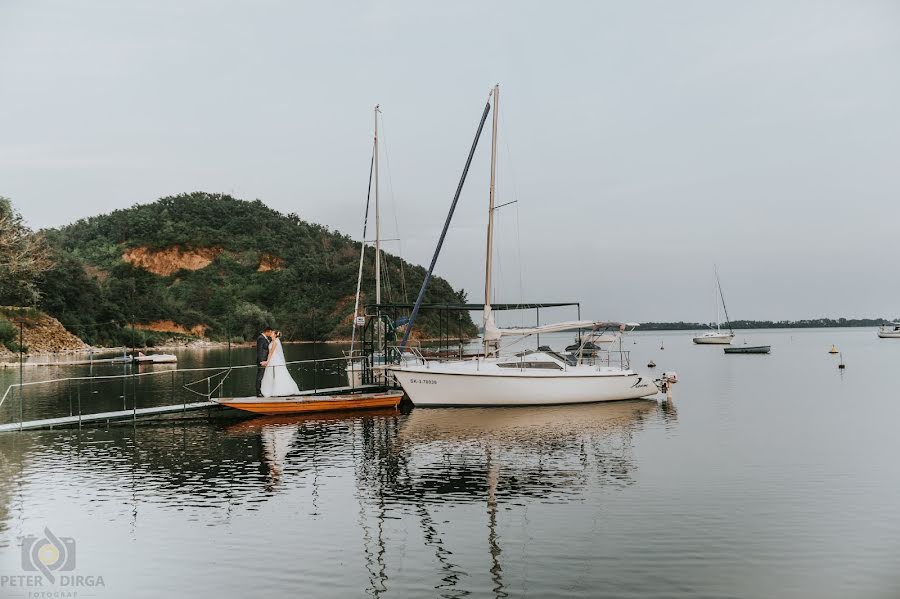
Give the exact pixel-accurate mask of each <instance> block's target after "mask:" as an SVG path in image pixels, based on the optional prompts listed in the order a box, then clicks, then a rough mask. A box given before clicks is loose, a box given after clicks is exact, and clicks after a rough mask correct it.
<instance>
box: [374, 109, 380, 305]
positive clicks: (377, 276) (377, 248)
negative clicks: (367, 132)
mask: <svg viewBox="0 0 900 599" xmlns="http://www.w3.org/2000/svg"><path fill="white" fill-rule="evenodd" d="M379 112H380V110H379V108H378V105H376V106H375V303H376V304H378V305H379V306H380V305H381V208H380V207H379V205H378V113H379Z"/></svg>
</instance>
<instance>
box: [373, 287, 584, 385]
mask: <svg viewBox="0 0 900 599" xmlns="http://www.w3.org/2000/svg"><path fill="white" fill-rule="evenodd" d="M572 307H574V308H575V309H576V317H577V319H578V320H581V303H580V302H539V303H516V304H510V303H507V304H491V309H492V310H494V311H510V310H534V311H535V324H536V326H540V324H541V308H545V309H547V308H572ZM412 309H413V304H385V303H382V304H366V306H365V311H366V312H365V313H366V324H365V327H364V328H363V330H362V332H361V334H360V339H361V352H362V355H363V356H365V357H366V361H367V366H369V367H370V366H371V365H372V363H373V361H372V358H373V357H374V355H375V354H376V353H381V354H382V355H384V356H385V357H386V358H387V360H386V361H388V362H392V363H393V362H397V361H399V358H400V357H399V356H398V355H394V354H396V353H397V345H398V344H397V341H396V334H395V332H394V330H393V325H394V323H396V322H398V321H399V320H400V318H401V317H402V316H405V315H406V314H409V313H410V312H411V311H412ZM483 310H484V304H472V303H466V304H462V303H460V304H451V303H441V304H422V306H421V308H420V314H424V313H428V312H432V313H433V312H437V313H438V337H437V338H436V339H434V342H435V343H434V344H433V345H430V346H429V347H430V348H431V349H432V350H435V351H436V352H437V354H438V355H439V356H440V355H445V356H453V357H460V356H461V354H462V347H463V346H464V345H465V344H466V343H467V342H468V341H469V340H470V338H469V337H467V336H464V335H463V333H462V327H463V323H462V318H461V313H462V312H479V311H483ZM453 314H456V315H458V316H457V318H456V321H455V322H454V321H453V319H452V318H451V315H453ZM378 322H380V323H383V325H384V330H383V331H381V332H380V334H379V331H378V327H377V326H376V325H375V323H378ZM420 322H421V321H420ZM454 324H455V325H456V330H455V333H456V335H455V336H454V335H453V333H454V331H452V330H451V328H452V327H453V325H454ZM401 326H402V325H401ZM537 340H538V345H540V335H538V337H537ZM451 343H452V344H453V346H452V347H451ZM367 370H368V368H367ZM370 376H371V375H370V374H368V373H367V375H366V376H364V382H371V378H369V377H370Z"/></svg>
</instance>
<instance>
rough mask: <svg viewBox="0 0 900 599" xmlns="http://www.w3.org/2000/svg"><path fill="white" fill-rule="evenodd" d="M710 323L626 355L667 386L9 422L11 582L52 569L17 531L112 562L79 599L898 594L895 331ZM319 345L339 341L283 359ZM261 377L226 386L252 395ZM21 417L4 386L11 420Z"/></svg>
mask: <svg viewBox="0 0 900 599" xmlns="http://www.w3.org/2000/svg"><path fill="white" fill-rule="evenodd" d="M690 337H691V335H690V334H687V333H670V334H660V333H644V334H638V335H635V336H634V337H633V342H632V341H631V340H630V341H629V342H628V346H627V347H626V349H629V350H631V351H632V352H633V354H632V355H633V363H634V365H635V366H638V367H640V369H641V370H643V371H646V369H645V368H644V365H645V364H646V363H647V362H648V361H649V360H650V359H653V360H654V361H655V362H656V363H657V364H658V365H659V367H658V368H657V369H656V370H657V372H661V371H662V370H675V371H677V372H678V374H679V376H680V378H681V382H680V383H679V384H678V385H677V386H676V387H675V390H674V395H673V399H672V401H670V402H668V401H663V400H662V399H660V400H659V401H630V402H619V403H613V404H596V405H589V406H570V407H554V408H509V409H414V408H413V409H407V410H403V411H402V412H387V413H371V414H365V413H360V414H358V415H355V416H352V417H341V418H330V417H302V418H299V417H298V418H281V419H276V420H271V419H246V420H238V421H228V422H214V423H209V422H206V421H202V420H189V421H174V422H167V423H164V424H152V425H142V426H137V427H132V426H123V427H112V428H109V429H93V428H91V429H89V428H85V429H83V430H81V431H78V430H64V431H51V432H25V433H13V434H7V435H3V436H0V472H2V478H0V577H2V576H18V575H22V574H29V573H30V574H34V572H25V571H23V566H22V551H21V547H20V546H21V544H22V543H23V541H24V542H25V543H26V544H28V543H29V542H33V541H34V539H33V538H32V537H36V538H38V539H40V538H41V537H43V536H44V535H45V534H46V533H45V528H46V529H48V530H50V531H52V533H54V534H55V535H57V536H58V537H66V538H69V539H71V540H68V541H65V543H66V548H67V551H68V555H70V556H74V555H76V554H77V563H76V564H74V570H72V571H71V572H69V574H78V575H84V576H87V577H97V576H102V578H103V583H104V585H105V586H104V587H101V588H98V587H80V588H72V587H71V586H70V587H69V588H67V589H64V590H67V591H69V592H72V591H75V590H77V591H78V596H79V597H86V596H96V597H147V598H154V599H155V598H157V597H275V596H292V597H341V598H344V597H365V596H381V597H507V596H509V597H541V598H543V597H617V598H618V597H692V598H693V597H716V598H719V597H841V598H843V597H897V596H900V572H898V569H897V566H898V563H900V436H898V434H897V426H898V423H900V401H898V399H900V393H898V389H897V386H898V383H900V380H898V375H900V368H898V366H900V340H893V341H892V340H879V339H877V338H876V336H875V332H874V331H873V330H871V329H828V330H803V331H798V330H785V331H750V332H741V333H739V335H738V338H737V340H736V343H742V342H743V340H744V339H746V340H747V341H748V342H749V343H750V344H771V345H772V346H773V351H772V354H771V355H769V356H726V355H724V354H723V353H722V349H721V348H716V347H699V346H693V345H692V344H691V341H690ZM547 342H552V344H553V345H554V346H560V345H564V344H565V343H568V342H570V339H569V337H568V336H564V337H557V338H555V339H554V338H547V339H542V343H547ZM661 343H662V344H664V347H665V349H664V350H660V345H661ZM832 344H836V345H837V346H838V347H839V348H840V349H841V351H842V352H843V359H844V361H845V362H846V364H847V368H846V369H845V370H843V371H840V370H839V369H838V368H837V364H838V360H839V358H838V357H837V356H832V355H829V354H828V353H827V351H828V349H829V348H830V347H831V345H832ZM313 351H315V352H316V355H317V356H318V357H323V356H324V355H326V353H327V352H331V353H332V355H337V354H339V353H340V348H337V347H333V346H332V347H325V348H323V347H317V348H311V347H309V346H290V347H289V348H288V353H289V355H288V358H289V359H298V358H300V357H310V354H311V352H313ZM250 355H251V352H250V350H247V349H242V350H235V353H233V355H232V361H233V362H234V363H244V362H247V361H249V360H250V359H251V358H250ZM227 363H228V356H227V353H225V352H223V350H211V351H206V352H203V351H190V352H182V353H181V354H180V364H179V366H180V367H182V368H183V367H190V366H197V367H199V366H201V365H221V364H227ZM104 368H106V369H108V370H109V371H110V373H113V372H120V371H121V368H122V367H121V366H119V367H112V366H107V367H104ZM51 371H52V372H51ZM84 372H85V369H84V367H60V368H58V369H57V368H53V369H46V370H42V369H31V370H29V371H28V373H27V376H28V377H44V378H47V377H50V376H73V375H76V374H82V373H84ZM241 376H245V377H246V378H244V379H242V378H241V377H236V378H234V379H233V380H230V381H229V383H228V384H229V385H234V387H233V388H226V394H229V393H231V392H236V390H237V389H243V390H244V392H248V391H249V390H250V389H251V388H252V373H251V372H248V373H246V375H241ZM15 377H17V373H15V372H12V371H6V372H4V371H0V386H2V387H3V388H4V389H5V387H6V385H7V384H9V383H11V382H14V379H15ZM317 377H322V378H321V381H322V382H321V383H320V382H319V380H318V379H317V380H316V381H315V383H316V384H323V385H324V384H328V381H329V380H331V381H334V384H336V383H337V382H339V378H340V376H339V373H338V371H337V370H335V371H334V372H332V373H331V374H328V373H317ZM329 377H332V378H330V379H329ZM171 378H173V377H172V376H171V375H170V374H164V375H160V376H158V377H157V376H154V377H142V378H141V379H137V380H136V381H137V382H136V381H135V380H131V381H128V382H127V383H126V385H124V386H123V383H122V381H115V382H114V383H97V382H93V383H87V384H81V385H77V386H72V385H71V384H59V385H57V386H56V387H55V388H54V389H50V390H48V389H43V390H41V391H37V390H36V391H34V392H33V393H32V392H29V394H28V395H26V400H25V402H24V405H23V406H22V409H21V412H22V413H23V414H24V417H25V418H26V419H29V418H37V417H43V416H60V415H65V414H68V413H69V412H70V410H73V409H75V408H73V407H71V406H73V405H74V406H75V407H76V408H77V401H78V393H79V391H80V400H81V405H82V406H83V407H84V406H89V407H90V411H94V409H95V408H98V407H99V408H103V409H121V407H122V405H123V402H124V405H125V406H126V407H128V408H130V407H131V406H132V401H135V400H136V401H137V402H138V405H139V406H144V405H152V404H153V403H166V402H167V401H168V400H169V398H170V394H171V393H172V388H174V387H178V386H180V382H179V381H175V382H173V381H172V380H167V379H171ZM197 378H200V377H199V376H197ZM189 380H190V379H189ZM304 382H305V383H306V386H309V383H310V381H309V380H305V381H304ZM76 387H77V388H76ZM178 393H181V392H178ZM73 394H74V398H73V399H70V397H72V396H73ZM178 397H179V398H180V397H181V396H180V395H179V396H178ZM135 398H136V399H135ZM179 400H180V399H179ZM72 402H76V403H75V404H73V403H72ZM19 410H20V404H19V402H18V400H17V399H16V398H12V399H9V400H7V403H6V404H4V405H3V406H2V408H0V422H9V421H15V420H17V419H18V417H19V413H18V412H19ZM85 411H89V410H88V409H87V408H85ZM63 574H66V573H65V572H62V571H58V572H56V575H57V576H58V577H59V576H62V575H63ZM0 580H2V578H0ZM85 580H87V579H85ZM92 580H96V579H92ZM57 582H59V580H58V581H57ZM82 582H84V581H82ZM48 584H49V583H46V582H45V587H47V585H48ZM50 588H51V590H52V589H53V587H50ZM30 590H32V591H33V590H34V589H30ZM57 590H58V589H57ZM28 593H29V589H27V588H21V587H19V588H16V587H11V586H9V585H7V586H2V587H0V596H2V597H17V596H18V597H28V596H29V594H28ZM30 596H35V595H30Z"/></svg>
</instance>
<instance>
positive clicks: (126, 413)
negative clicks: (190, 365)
mask: <svg viewBox="0 0 900 599" xmlns="http://www.w3.org/2000/svg"><path fill="white" fill-rule="evenodd" d="M383 388H384V386H383V385H361V386H358V387H330V388H325V389H309V390H307V391H301V392H300V395H301V396H316V395H328V394H338V393H351V392H355V391H375V390H378V389H383ZM202 410H209V415H210V416H211V415H212V413H213V412H227V413H229V414H233V415H234V416H237V415H241V414H243V415H246V413H243V412H241V411H239V410H233V409H231V408H225V407H223V406H222V405H220V404H219V403H218V402H215V401H198V402H194V403H180V404H173V405H168V406H155V407H152V408H137V409H131V410H119V411H116V412H99V413H95V414H81V415H75V416H63V417H61V418H44V419H41V420H31V421H26V422H21V423H20V422H10V423H7V424H0V433H12V432H16V431H34V430H52V429H57V428H72V427H80V426H84V425H85V424H93V425H98V424H99V425H104V424H111V423H113V422H126V421H129V420H133V421H138V420H140V421H143V422H145V421H148V420H154V419H158V418H164V417H167V416H172V415H175V414H179V413H184V414H186V413H188V412H191V413H196V412H200V411H202Z"/></svg>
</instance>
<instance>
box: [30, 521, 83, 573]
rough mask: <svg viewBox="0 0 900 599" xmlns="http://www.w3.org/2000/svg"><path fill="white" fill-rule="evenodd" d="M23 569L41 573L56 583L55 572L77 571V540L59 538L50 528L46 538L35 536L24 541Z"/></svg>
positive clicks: (45, 531)
mask: <svg viewBox="0 0 900 599" xmlns="http://www.w3.org/2000/svg"><path fill="white" fill-rule="evenodd" d="M22 569H23V570H25V571H26V572H40V573H41V574H43V575H44V577H45V578H46V579H47V580H49V581H50V582H51V583H55V582H56V577H55V576H54V575H53V573H54V572H71V571H72V570H74V569H75V539H72V538H70V537H57V536H56V535H55V534H53V533H52V532H51V531H50V529H49V528H45V529H44V538H42V539H39V538H37V537H35V536H33V535H30V536H27V537H25V538H24V539H23V540H22Z"/></svg>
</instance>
